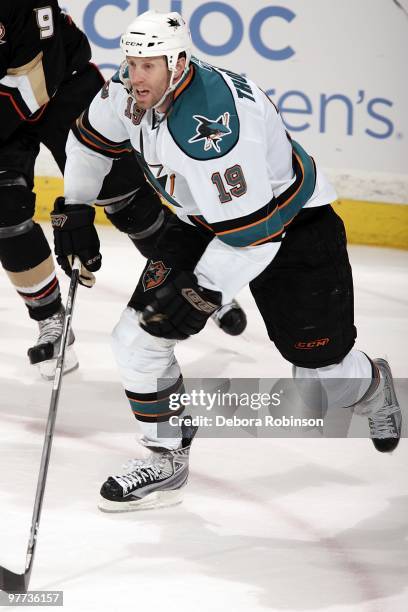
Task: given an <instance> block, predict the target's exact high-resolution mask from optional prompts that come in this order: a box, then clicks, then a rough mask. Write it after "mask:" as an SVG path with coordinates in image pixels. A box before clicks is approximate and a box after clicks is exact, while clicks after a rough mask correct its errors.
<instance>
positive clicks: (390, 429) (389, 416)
mask: <svg viewBox="0 0 408 612" xmlns="http://www.w3.org/2000/svg"><path fill="white" fill-rule="evenodd" d="M374 363H375V365H376V366H377V367H378V369H379V371H380V374H381V383H382V384H380V394H381V395H380V398H379V397H378V394H374V397H373V398H372V399H371V400H369V401H368V404H369V403H370V401H372V402H374V401H376V400H377V401H378V399H380V407H379V408H378V409H377V410H375V412H373V413H372V414H370V416H369V417H368V424H369V427H370V435H371V439H372V441H373V444H374V446H375V448H376V449H377V450H378V451H380V452H381V453H389V452H391V451H393V450H394V449H395V448H397V446H398V442H399V441H400V438H401V428H402V415H401V408H400V407H399V405H398V400H397V396H396V393H395V389H394V382H393V380H392V373H391V368H390V366H389V364H388V362H387V361H385V359H374ZM381 403H382V405H381Z"/></svg>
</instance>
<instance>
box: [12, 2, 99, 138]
mask: <svg viewBox="0 0 408 612" xmlns="http://www.w3.org/2000/svg"><path fill="white" fill-rule="evenodd" d="M90 59H91V49H90V46H89V43H88V40H87V38H86V36H85V34H84V33H83V32H81V30H79V29H78V28H77V27H76V25H75V24H74V22H73V21H72V19H71V18H70V17H69V16H68V15H66V14H64V13H62V12H61V9H60V7H59V6H58V2H57V0H1V2H0V141H4V140H5V139H7V137H8V136H9V135H10V134H11V133H12V132H13V131H14V130H15V129H16V127H18V125H19V124H20V123H21V122H23V121H27V120H28V121H32V120H34V119H35V118H36V116H38V115H39V114H40V113H41V112H42V110H43V108H44V105H46V104H47V102H48V101H49V100H50V98H52V96H53V95H55V93H56V91H57V90H58V88H59V87H60V86H61V84H62V83H63V82H64V81H66V80H68V79H69V78H70V77H71V76H72V74H73V73H74V72H75V71H79V70H81V69H82V68H83V67H84V66H85V65H86V64H87V63H88V62H89V60H90Z"/></svg>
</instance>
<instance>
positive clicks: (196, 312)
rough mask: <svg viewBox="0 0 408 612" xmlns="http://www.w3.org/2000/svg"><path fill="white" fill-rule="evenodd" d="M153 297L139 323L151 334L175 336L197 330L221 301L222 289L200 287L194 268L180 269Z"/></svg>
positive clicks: (182, 338) (182, 337)
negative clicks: (188, 269) (183, 270)
mask: <svg viewBox="0 0 408 612" xmlns="http://www.w3.org/2000/svg"><path fill="white" fill-rule="evenodd" d="M152 298H153V299H152V301H151V303H150V304H149V305H148V306H146V308H145V309H144V310H143V312H142V314H141V316H140V324H141V326H142V327H143V329H145V330H146V331H147V332H149V334H152V336H158V337H159V338H169V339H172V340H185V339H186V338H188V337H189V336H192V335H193V334H198V332H199V331H201V330H202V329H203V327H204V325H205V324H206V322H207V319H208V318H209V317H210V316H211V315H212V314H213V312H214V311H215V310H217V308H219V307H220V305H221V293H220V292H219V291H212V290H210V289H205V288H204V287H200V285H198V284H197V278H196V276H195V275H194V274H193V273H192V272H180V273H179V274H178V275H177V276H176V277H175V279H174V280H173V281H171V282H169V283H167V284H166V285H165V287H161V288H160V289H157V290H156V291H155V293H154V294H153V296H152Z"/></svg>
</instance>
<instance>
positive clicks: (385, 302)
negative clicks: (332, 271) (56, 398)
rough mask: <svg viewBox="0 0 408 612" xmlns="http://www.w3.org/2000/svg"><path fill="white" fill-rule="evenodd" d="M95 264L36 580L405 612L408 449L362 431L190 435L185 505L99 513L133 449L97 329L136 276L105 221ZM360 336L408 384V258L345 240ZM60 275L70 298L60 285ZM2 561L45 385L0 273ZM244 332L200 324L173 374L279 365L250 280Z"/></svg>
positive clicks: (16, 553)
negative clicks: (378, 447) (350, 434)
mask: <svg viewBox="0 0 408 612" xmlns="http://www.w3.org/2000/svg"><path fill="white" fill-rule="evenodd" d="M100 234H101V243H102V253H103V258H104V260H103V267H102V270H101V271H100V272H99V273H98V275H97V283H96V286H95V287H94V289H92V290H88V289H85V288H82V287H80V288H79V290H78V294H77V302H76V307H75V313H74V329H75V333H76V336H77V344H76V346H77V353H78V356H79V359H80V363H81V367H80V369H79V370H78V371H77V372H75V373H73V374H70V375H69V376H67V377H66V378H65V379H64V381H63V388H62V393H61V400H60V406H59V411H58V416H57V426H56V433H55V439H54V445H53V452H52V456H51V464H50V470H49V475H48V482H47V490H46V496H45V502H44V508H43V514H42V519H41V526H40V533H39V539H38V546H37V554H36V559H35V563H34V570H33V573H32V576H31V583H30V588H31V589H36V590H37V589H52V590H55V589H60V590H63V591H64V609H65V610H67V611H68V610H69V611H71V610H76V611H77V610H78V611H81V612H82V611H84V612H85V611H88V610H89V611H90V610H95V611H96V610H98V611H101V610H102V611H105V610H106V611H109V612H116V611H127V610H137V611H140V612H163V611H166V612H175V611H177V612H179V611H180V610H183V611H184V610H188V611H192V612H204V611H205V612H207V611H209V612H225V610H229V611H231V612H252V611H253V612H261V611H264V610H273V611H282V612H301V611H315V610H316V611H330V612H406V610H408V477H407V474H408V470H407V462H408V444H407V440H406V439H403V440H402V441H401V443H400V445H399V447H398V449H397V451H396V452H395V453H393V454H392V455H389V456H388V455H385V456H384V455H381V454H380V453H377V452H376V451H375V450H374V448H373V446H372V444H371V442H369V441H368V440H364V439H346V440H344V439H303V440H300V439H294V438H292V439H284V438H280V439H269V440H268V439H263V440H242V439H241V440H240V439H235V440H234V439H230V440H226V441H223V440H211V439H197V440H196V442H195V443H194V446H193V449H192V455H191V476H190V482H189V485H188V487H187V488H186V489H185V499H184V502H183V504H182V505H180V506H177V507H174V508H171V509H164V510H163V509H162V510H155V511H144V512H139V513H135V512H134V513H124V514H116V515H113V514H110V515H109V514H103V513H101V512H100V511H99V510H98V509H97V506H96V504H97V500H98V494H99V488H100V486H101V483H102V482H103V481H104V480H105V478H106V476H107V475H108V474H110V473H112V472H113V473H118V470H119V469H120V466H121V464H122V463H123V462H124V461H125V460H127V459H128V458H129V457H132V456H135V454H136V450H135V449H136V445H135V433H136V425H135V420H134V417H133V416H132V414H131V412H130V409H129V406H128V402H127V400H126V398H125V397H124V394H123V392H122V389H121V386H120V384H119V382H118V375H117V371H116V366H115V364H114V361H113V356H112V354H111V351H110V346H109V334H110V330H111V329H112V327H113V326H114V324H115V322H116V321H117V319H118V317H119V315H120V313H121V311H122V309H123V308H124V306H125V304H126V302H127V300H128V298H129V296H130V294H131V291H132V289H133V287H134V285H135V283H136V280H137V278H138V276H139V274H140V272H141V270H142V267H143V260H142V258H141V257H140V256H139V255H138V253H137V252H136V250H135V249H134V248H133V246H132V244H131V243H130V242H129V241H128V240H127V239H126V238H125V237H123V236H121V235H119V233H117V232H116V231H115V230H113V229H111V228H103V229H101V230H100ZM350 255H351V260H352V264H353V267H354V279H355V287H356V323H357V326H358V331H359V336H358V342H357V347H359V348H361V349H363V350H365V351H366V352H367V353H368V354H370V355H371V356H373V357H375V356H381V355H383V356H387V357H388V359H389V361H390V363H391V366H392V368H393V373H394V376H395V377H399V378H403V377H405V378H407V377H408V365H407V357H406V343H407V329H408V317H407V302H408V298H407V296H408V282H407V266H408V252H399V251H393V250H389V249H373V248H369V247H351V248H350ZM60 278H61V282H62V285H63V290H64V299H65V296H66V289H67V281H66V280H65V277H64V278H63V279H62V277H61V275H60ZM0 291H1V303H0V342H1V344H0V380H1V386H0V565H4V566H6V567H8V568H9V569H11V570H13V571H16V572H22V571H23V566H24V560H25V550H26V546H27V541H28V535H29V526H30V522H31V513H32V504H33V499H34V492H35V487H36V480H37V474H38V467H39V461H40V455H41V448H42V443H43V434H44V426H45V421H46V416H47V413H48V406H49V398H50V392H51V383H46V382H45V381H40V380H39V378H38V375H37V372H36V370H34V369H31V368H30V367H29V365H28V362H27V358H26V350H27V347H28V346H30V345H31V343H32V341H33V340H34V338H35V327H34V326H33V323H32V322H31V321H30V320H29V319H28V317H27V316H26V314H25V307H24V306H23V303H22V301H21V302H20V300H19V298H18V297H17V296H16V295H15V294H14V292H13V290H12V289H11V287H10V285H9V283H8V280H7V278H6V276H5V274H3V273H2V274H1V275H0ZM239 299H240V302H241V304H242V305H243V306H244V307H245V309H246V311H247V313H248V314H249V325H248V328H247V331H246V332H245V335H244V337H238V338H231V337H227V336H225V335H224V334H223V333H222V332H220V331H219V330H218V329H217V328H216V327H215V326H214V324H213V323H212V322H210V323H209V324H208V326H207V327H206V329H205V330H204V332H202V333H201V334H200V335H199V337H196V338H194V339H192V340H189V341H186V342H184V343H181V344H180V346H179V347H178V350H177V355H178V359H179V361H180V363H181V365H182V368H183V373H184V376H185V377H195V378H197V377H228V376H231V377H269V378H277V377H284V376H286V377H289V376H290V372H291V370H290V366H289V364H287V363H286V362H285V361H283V359H282V358H281V357H280V355H279V353H278V352H277V351H276V349H275V348H274V347H273V345H271V344H270V343H269V342H268V341H267V339H266V337H265V332H264V328H263V323H262V321H261V319H260V316H259V315H258V313H257V311H256V309H255V306H254V303H253V300H252V298H251V296H250V294H249V292H248V291H244V292H243V293H242V294H241V295H240V296H239Z"/></svg>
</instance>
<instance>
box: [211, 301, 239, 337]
mask: <svg viewBox="0 0 408 612" xmlns="http://www.w3.org/2000/svg"><path fill="white" fill-rule="evenodd" d="M211 318H212V320H213V321H214V323H215V324H216V325H218V327H220V328H221V329H222V330H223V331H224V332H225V333H226V334H229V335H230V336H239V335H240V334H242V332H243V331H244V330H245V328H246V326H247V318H246V314H245V312H244V311H243V310H242V308H241V306H240V305H239V304H238V302H237V301H236V300H232V302H229V303H228V304H224V305H223V306H221V307H220V308H218V310H216V311H215V312H214V314H213V315H211Z"/></svg>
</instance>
